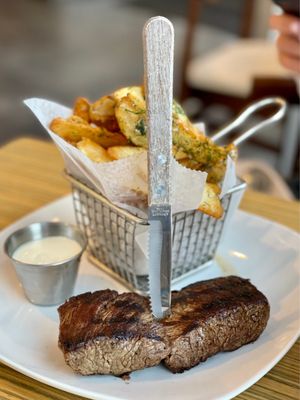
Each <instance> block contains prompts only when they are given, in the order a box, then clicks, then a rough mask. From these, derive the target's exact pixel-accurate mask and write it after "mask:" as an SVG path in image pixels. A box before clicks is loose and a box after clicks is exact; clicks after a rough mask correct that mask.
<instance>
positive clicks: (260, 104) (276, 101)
mask: <svg viewBox="0 0 300 400" xmlns="http://www.w3.org/2000/svg"><path fill="white" fill-rule="evenodd" d="M269 105H277V106H278V107H279V109H278V110H277V111H276V113H275V114H273V115H272V116H271V117H269V118H267V119H265V120H264V121H262V122H260V123H258V124H257V125H254V126H252V127H251V128H250V129H248V130H247V131H246V132H243V133H242V134H241V135H240V136H238V137H237V138H236V139H235V140H234V141H233V144H235V145H236V146H238V145H239V144H241V143H242V142H244V141H245V140H247V139H249V137H250V136H252V135H254V134H255V133H257V132H258V131H259V130H260V129H263V128H265V127H266V126H268V125H271V124H273V123H274V122H276V121H279V120H280V119H281V118H282V117H283V116H284V114H285V112H286V108H287V105H286V101H285V100H284V99H282V98H281V97H267V98H265V99H262V100H259V101H257V102H255V103H253V104H251V105H250V106H249V107H247V108H246V109H245V110H244V111H242V113H241V114H240V115H239V116H238V117H237V118H236V119H235V120H234V121H232V122H230V123H229V124H228V125H226V126H225V127H224V128H223V129H221V130H220V131H218V132H217V133H215V134H214V135H213V136H212V137H211V139H212V141H214V142H216V141H217V140H219V139H221V138H223V137H224V136H226V135H227V134H228V133H229V132H231V131H232V130H233V129H235V128H237V127H238V126H240V125H241V124H242V123H243V122H245V121H246V119H247V118H248V117H250V116H251V115H252V114H254V113H255V112H256V111H258V110H261V109H263V108H264V107H266V106H269Z"/></svg>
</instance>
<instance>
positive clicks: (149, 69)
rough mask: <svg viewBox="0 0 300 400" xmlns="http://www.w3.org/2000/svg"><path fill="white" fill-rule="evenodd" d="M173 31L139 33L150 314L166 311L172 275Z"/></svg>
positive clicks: (154, 24) (160, 25)
mask: <svg viewBox="0 0 300 400" xmlns="http://www.w3.org/2000/svg"><path fill="white" fill-rule="evenodd" d="M173 54H174V31H173V26H172V24H171V22H170V21H169V20H167V19H166V18H163V17H154V18H151V19H150V20H149V21H148V22H147V23H146V25H145V27H144V67H145V77H144V79H145V94H146V104H147V135H148V182H149V184H148V186H149V195H148V204H149V223H150V227H149V278H150V298H151V306H152V312H153V314H154V316H155V317H156V318H161V317H163V316H164V315H165V314H166V313H168V312H169V311H170V307H171V270H172V209H171V157H172V102H173Z"/></svg>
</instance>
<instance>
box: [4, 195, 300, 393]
mask: <svg viewBox="0 0 300 400" xmlns="http://www.w3.org/2000/svg"><path fill="white" fill-rule="evenodd" d="M68 199H70V201H72V194H67V195H64V196H61V197H59V198H57V199H55V200H53V201H51V202H49V203H47V204H45V205H43V206H42V207H39V208H38V209H36V210H34V211H31V212H30V213H28V214H26V215H24V216H22V217H21V218H19V219H17V220H15V221H14V222H12V223H11V224H9V225H7V226H5V227H4V228H3V229H2V230H1V231H0V237H3V235H5V233H6V231H10V230H13V229H14V227H15V226H17V225H18V227H19V224H22V223H24V222H25V221H26V220H28V219H30V217H34V216H35V215H36V214H38V213H40V212H42V211H44V210H46V209H47V208H50V209H51V208H52V207H53V206H55V204H56V203H59V202H61V201H64V200H65V201H68ZM237 213H238V214H240V215H242V216H243V217H248V218H251V219H254V220H257V221H262V222H263V223H268V224H271V225H274V226H276V227H278V228H280V229H281V230H283V231H286V232H289V234H292V235H293V236H294V237H295V238H298V239H300V233H298V232H297V231H296V230H294V229H292V228H290V227H288V226H286V225H283V224H281V223H279V222H277V221H273V220H270V219H268V218H265V217H262V216H260V215H257V214H253V213H251V212H248V211H244V210H240V209H238V210H237ZM0 253H3V249H2V247H1V248H0ZM299 335H300V325H299V326H298V329H297V331H295V333H294V335H293V336H292V337H291V339H290V340H289V341H288V342H287V344H286V345H285V346H284V348H283V349H282V350H281V351H280V352H279V353H278V354H277V356H276V357H274V358H273V359H272V361H271V362H269V363H268V364H267V365H265V366H264V367H263V368H261V369H260V370H259V371H258V372H257V373H256V374H255V375H253V376H252V377H251V378H249V379H248V380H247V381H246V382H244V384H242V385H241V386H239V387H238V388H237V389H236V390H232V391H231V392H230V393H228V395H225V396H221V397H218V398H217V399H215V400H230V399H233V398H234V397H236V396H237V395H239V394H240V393H242V392H244V391H245V390H247V389H249V388H250V387H251V386H252V385H254V384H255V383H256V382H258V381H259V380H260V379H261V378H262V377H263V376H264V375H266V374H267V373H268V372H269V371H270V370H271V369H272V368H273V367H274V366H275V365H276V364H277V363H278V362H279V361H280V360H281V359H282V358H283V357H284V356H285V355H286V354H287V352H288V351H289V350H290V349H291V348H292V346H293V345H294V344H295V342H296V341H297V339H298V337H299ZM0 362H1V363H3V365H6V366H8V367H9V368H12V369H13V370H15V371H17V372H18V373H21V374H23V375H25V376H28V377H29V378H31V379H34V380H36V381H38V382H41V383H42V384H45V385H48V386H50V387H54V388H56V389H59V390H62V391H64V392H66V393H70V394H74V395H78V396H82V397H85V398H88V399H95V400H98V399H100V397H99V395H100V396H101V399H103V400H123V399H122V398H120V397H115V396H111V395H108V394H102V393H99V394H95V392H91V391H89V390H87V389H81V388H80V387H75V386H73V385H70V384H66V383H61V382H59V381H58V380H55V379H53V378H47V377H45V376H44V375H42V374H39V373H37V372H34V371H31V370H29V369H28V368H27V367H24V366H22V365H20V364H19V363H16V362H14V361H11V359H8V358H7V357H5V356H3V355H2V354H1V353H0ZM87 396H88V397H87Z"/></svg>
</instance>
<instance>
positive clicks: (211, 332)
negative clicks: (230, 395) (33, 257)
mask: <svg viewBox="0 0 300 400" xmlns="http://www.w3.org/2000/svg"><path fill="white" fill-rule="evenodd" d="M269 314H270V307H269V303H268V300H267V299H266V297H265V296H264V295H263V294H262V293H261V292H259V291H258V290H257V289H256V288H255V286H253V285H252V284H251V283H250V282H249V281H248V280H246V279H242V278H239V277H236V276H230V277H225V278H217V279H211V280H207V281H203V282H197V283H194V284H192V285H189V286H187V287H185V288H184V289H182V290H181V291H179V292H173V293H172V315H171V316H170V317H169V318H166V319H165V320H163V321H162V324H163V325H164V326H165V327H166V328H167V329H166V332H167V337H168V339H169V341H170V343H171V349H170V352H169V354H168V356H167V357H166V358H165V359H164V363H165V365H166V366H167V367H168V368H169V369H170V370H171V371H172V372H183V371H184V370H186V369H189V368H191V367H193V366H195V365H197V364H199V362H201V361H205V360H206V359H207V358H208V357H210V356H212V355H214V354H216V353H218V352H220V351H232V350H235V349H238V348H239V347H241V346H243V345H244V344H247V343H250V342H253V341H255V340H256V339H257V338H258V337H259V335H260V334H261V333H262V332H263V330H264V329H265V327H266V325H267V322H268V319H269Z"/></svg>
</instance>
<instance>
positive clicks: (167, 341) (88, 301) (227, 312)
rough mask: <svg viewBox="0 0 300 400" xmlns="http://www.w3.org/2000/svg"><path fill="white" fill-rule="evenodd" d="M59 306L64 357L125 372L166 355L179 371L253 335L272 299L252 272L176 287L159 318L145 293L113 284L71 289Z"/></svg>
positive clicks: (89, 370)
mask: <svg viewBox="0 0 300 400" xmlns="http://www.w3.org/2000/svg"><path fill="white" fill-rule="evenodd" d="M58 311H59V316H60V335H59V345H60V347H61V349H62V350H63V353H64V356H65V360H66V362H67V364H68V365H69V366H70V367H71V368H73V369H74V370H75V371H76V372H79V373H80V374H83V375H89V374H113V375H122V374H125V373H128V372H131V371H134V370H138V369H142V368H146V367H150V366H154V365H157V364H159V363H160V362H161V361H163V362H164V364H165V365H166V366H167V368H169V369H170V370H171V371H172V372H182V371H184V370H186V369H189V368H191V367H193V366H195V365H197V364H198V363H199V362H201V361H205V360H206V359H207V358H208V357H210V356H212V355H213V354H216V353H217V352H220V351H231V350H235V349H237V348H239V347H241V346H242V345H244V344H247V343H250V342H253V341H255V340H256V339H257V338H258V337H259V335H260V334H261V333H262V332H263V330H264V328H265V327H266V324H267V321H268V318H269V312H270V307H269V304H268V301H267V299H266V297H265V296H264V295H263V294H262V293H260V292H259V291H258V290H257V289H256V288H255V287H254V286H253V285H252V284H251V283H250V282H249V281H248V280H246V279H242V278H239V277H235V276H230V277H225V278H217V279H211V280H208V281H203V282H198V283H194V284H192V285H189V286H187V287H185V288H184V289H182V290H181V291H177V292H173V293H172V314H171V316H169V317H167V318H165V319H163V320H160V321H155V320H153V318H152V315H151V312H150V305H149V300H148V299H147V298H145V297H143V296H140V295H138V294H135V293H123V294H120V295H119V294H118V293H117V292H116V291H112V290H102V291H97V292H94V293H84V294H81V295H79V296H75V297H72V298H71V299H70V300H69V301H67V302H66V303H65V304H63V305H62V306H60V307H59V309H58Z"/></svg>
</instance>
